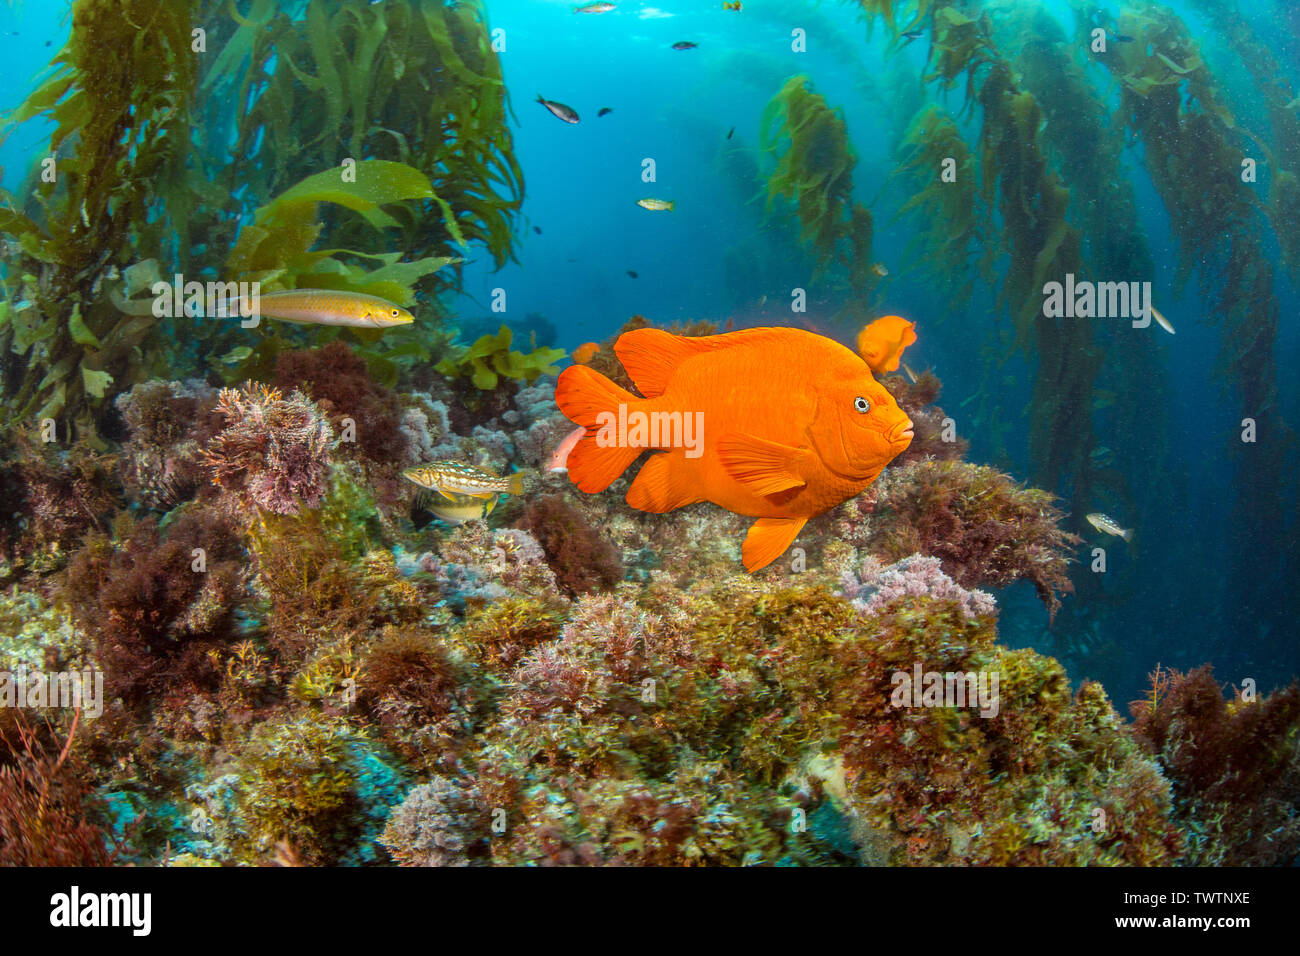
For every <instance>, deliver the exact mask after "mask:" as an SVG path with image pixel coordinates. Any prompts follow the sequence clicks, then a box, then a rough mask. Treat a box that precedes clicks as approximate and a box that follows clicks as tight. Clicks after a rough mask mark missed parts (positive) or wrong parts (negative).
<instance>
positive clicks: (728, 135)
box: [727, 126, 736, 139]
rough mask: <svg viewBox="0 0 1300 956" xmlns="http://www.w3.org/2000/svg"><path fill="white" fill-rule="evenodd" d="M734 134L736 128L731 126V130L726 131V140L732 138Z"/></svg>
mask: <svg viewBox="0 0 1300 956" xmlns="http://www.w3.org/2000/svg"><path fill="white" fill-rule="evenodd" d="M735 133H736V127H734V126H733V127H731V129H729V130H727V139H731V137H732V136H734V135H735Z"/></svg>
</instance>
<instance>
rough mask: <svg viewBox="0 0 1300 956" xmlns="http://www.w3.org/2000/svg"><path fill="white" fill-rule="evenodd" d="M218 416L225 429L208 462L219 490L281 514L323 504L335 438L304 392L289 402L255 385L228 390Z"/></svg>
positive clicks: (272, 390) (210, 449)
mask: <svg viewBox="0 0 1300 956" xmlns="http://www.w3.org/2000/svg"><path fill="white" fill-rule="evenodd" d="M217 411H218V412H220V413H221V415H222V416H223V417H224V418H225V420H226V424H225V428H224V429H223V430H222V431H221V432H220V433H219V434H218V435H217V436H216V437H215V438H213V439H212V441H211V443H210V444H209V446H208V448H207V449H206V450H205V451H204V458H205V460H206V461H207V463H208V466H209V468H211V470H212V480H213V482H214V483H216V484H217V486H218V487H221V488H224V489H226V490H228V491H233V492H235V493H236V494H238V495H240V497H241V498H243V499H244V500H245V501H246V502H247V503H250V504H253V505H256V506H257V507H259V508H262V509H264V510H266V511H270V512H273V513H275V514H297V513H298V512H299V510H300V509H301V508H302V507H304V506H305V507H308V508H314V507H316V506H317V505H319V504H320V502H321V498H322V497H323V496H324V494H325V491H326V488H327V486H328V482H329V468H330V449H331V448H332V447H333V438H334V434H333V431H332V429H331V428H330V425H329V421H328V420H327V419H326V418H325V417H324V416H323V415H322V414H321V413H320V410H319V409H317V408H316V406H315V405H313V404H312V402H311V401H310V400H309V399H308V398H307V397H306V396H305V395H303V394H302V393H301V392H298V391H295V392H293V394H291V395H290V396H289V397H288V398H285V397H283V396H282V395H281V393H280V390H279V389H276V388H267V387H266V386H265V385H259V384H255V383H253V382H248V383H245V384H244V386H243V387H242V388H239V389H233V388H224V389H222V390H221V397H220V399H219V400H218V402H217Z"/></svg>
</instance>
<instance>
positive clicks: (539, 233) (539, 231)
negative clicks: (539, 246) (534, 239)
mask: <svg viewBox="0 0 1300 956" xmlns="http://www.w3.org/2000/svg"><path fill="white" fill-rule="evenodd" d="M533 232H535V233H537V234H538V235H539V236H540V235H541V234H542V227H541V226H533Z"/></svg>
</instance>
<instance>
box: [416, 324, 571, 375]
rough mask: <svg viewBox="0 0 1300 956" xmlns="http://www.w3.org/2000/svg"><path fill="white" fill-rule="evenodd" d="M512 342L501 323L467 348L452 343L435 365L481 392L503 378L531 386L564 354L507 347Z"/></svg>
mask: <svg viewBox="0 0 1300 956" xmlns="http://www.w3.org/2000/svg"><path fill="white" fill-rule="evenodd" d="M513 341H514V333H513V332H512V331H511V330H510V327H509V326H506V325H503V326H501V328H500V329H498V330H497V332H496V334H495V335H484V336H482V337H480V338H479V339H477V340H476V341H475V342H474V343H473V344H472V345H470V346H468V347H465V348H456V347H454V346H453V348H452V352H451V354H450V355H448V356H447V357H446V358H444V359H443V360H442V361H441V362H439V363H438V365H437V366H436V367H437V369H438V371H439V372H441V373H442V374H443V375H446V376H448V377H449V378H468V379H469V380H470V382H472V383H473V385H474V387H475V388H477V389H479V390H480V391H484V392H488V391H491V390H492V389H494V388H496V387H497V385H498V384H499V383H500V381H501V379H503V378H504V379H514V380H517V381H521V382H526V383H528V384H529V385H531V384H532V383H533V382H535V381H537V379H538V378H539V377H541V376H542V375H554V374H556V373H557V372H559V370H560V369H559V366H557V365H556V364H555V363H556V362H558V361H559V360H560V359H562V358H563V357H564V355H565V352H564V349H552V348H547V347H545V346H538V347H537V348H535V349H533V350H532V351H531V352H527V353H525V352H517V351H515V350H514V349H512V348H511V347H510V345H511V343H512V342H513Z"/></svg>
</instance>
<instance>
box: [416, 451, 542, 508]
mask: <svg viewBox="0 0 1300 956" xmlns="http://www.w3.org/2000/svg"><path fill="white" fill-rule="evenodd" d="M402 477H403V478H405V479H406V480H407V481H410V482H413V483H414V484H417V485H419V486H420V487H421V488H427V489H429V490H430V491H436V492H438V494H440V495H442V496H443V497H444V498H446V499H447V500H449V501H456V496H458V495H465V496H468V497H470V498H492V497H494V496H496V495H499V494H506V495H519V494H523V491H524V476H523V472H518V471H517V472H515V473H514V474H513V475H506V476H505V477H504V478H502V477H500V476H498V475H494V474H493V473H492V472H490V471H484V470H483V469H482V468H475V467H474V466H473V465H470V464H467V463H465V462H463V461H454V460H451V459H448V460H444V461H435V462H430V463H429V464H427V465H416V466H415V467H414V468H408V469H406V470H405V471H404V472H402Z"/></svg>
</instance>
